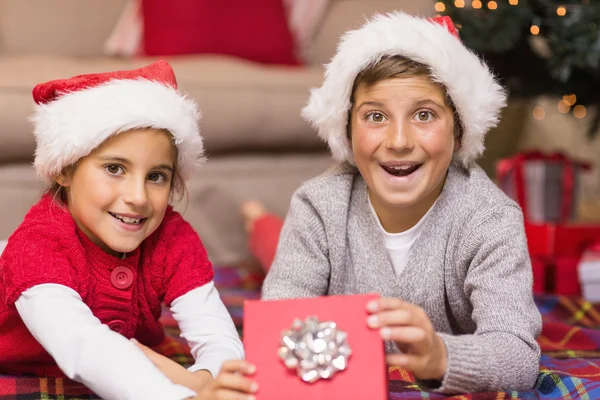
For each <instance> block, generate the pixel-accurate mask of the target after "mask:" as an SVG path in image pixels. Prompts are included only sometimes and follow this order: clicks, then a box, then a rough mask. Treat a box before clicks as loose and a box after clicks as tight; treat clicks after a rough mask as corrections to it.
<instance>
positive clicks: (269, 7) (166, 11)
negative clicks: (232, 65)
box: [141, 0, 299, 65]
mask: <svg viewBox="0 0 600 400" xmlns="http://www.w3.org/2000/svg"><path fill="white" fill-rule="evenodd" d="M141 1H142V16H143V24H144V39H143V43H144V54H146V55H149V56H172V55H182V54H228V55H232V56H237V57H241V58H245V59H248V60H253V61H257V62H262V63H266V64H288V65H298V64H299V62H298V60H297V58H296V56H295V46H294V40H293V38H292V34H291V33H290V30H289V29H288V26H287V15H286V10H285V8H284V6H283V2H282V0H262V1H256V2H250V1H248V0H220V1H214V0H179V1H177V2H164V1H163V0H141Z"/></svg>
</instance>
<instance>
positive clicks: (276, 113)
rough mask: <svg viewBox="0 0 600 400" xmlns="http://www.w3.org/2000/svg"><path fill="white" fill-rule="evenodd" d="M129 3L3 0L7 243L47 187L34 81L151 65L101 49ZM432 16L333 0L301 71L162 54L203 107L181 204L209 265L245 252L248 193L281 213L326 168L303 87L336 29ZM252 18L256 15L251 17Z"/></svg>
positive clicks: (405, 4) (0, 70) (426, 10)
mask: <svg viewBox="0 0 600 400" xmlns="http://www.w3.org/2000/svg"><path fill="white" fill-rule="evenodd" d="M124 4H125V0H52V1H39V0H0V239H3V238H7V237H8V236H9V235H10V233H11V232H12V231H13V230H14V229H15V228H16V227H17V226H18V224H19V223H20V222H21V221H22V219H23V217H24V215H25V213H26V212H27V210H28V209H29V207H31V205H33V204H34V203H35V202H36V201H37V200H38V198H39V196H40V194H41V192H42V190H43V189H44V187H43V186H42V184H41V183H40V181H39V180H38V179H36V176H35V174H34V171H33V168H32V167H31V161H32V160H33V154H34V140H33V135H32V132H31V131H32V130H31V124H30V123H29V121H28V116H29V114H30V112H31V110H32V106H33V101H32V99H31V89H32V88H33V86H34V85H35V84H37V83H40V82H43V81H46V80H51V79H56V78H64V77H69V76H73V75H78V74H84V73H92V72H101V71H109V70H114V69H129V68H135V67H138V66H142V65H144V64H147V63H148V62H150V61H151V60H150V59H119V58H113V57H107V56H105V55H104V54H103V44H104V42H105V40H106V39H107V37H108V36H109V34H110V32H111V30H112V29H113V27H114V25H115V23H116V21H117V19H118V17H119V15H120V13H121V11H122V9H123V6H124ZM394 9H403V10H405V11H406V12H410V13H418V14H421V15H430V14H431V13H432V12H433V2H432V1H429V0H427V1H425V0H331V2H330V5H329V8H328V10H327V12H326V14H325V16H324V18H323V20H322V21H321V23H320V26H319V28H318V30H317V33H316V35H315V37H314V42H313V45H312V46H311V47H310V51H309V54H308V58H309V60H308V63H307V65H306V66H304V67H279V66H265V65H260V64H255V63H251V62H246V61H244V60H240V59H235V58H227V57H219V56H207V55H199V56H188V57H180V58H169V59H168V60H169V61H170V62H171V64H172V65H173V68H174V69H175V73H176V74H177V77H178V81H179V84H180V87H181V89H182V90H183V91H184V92H186V93H188V94H189V95H190V96H191V97H193V98H194V99H196V100H197V102H198V103H199V105H200V107H201V109H202V112H203V114H204V118H203V120H202V124H201V126H202V132H203V135H204V137H205V141H206V148H207V152H208V156H209V162H208V163H207V164H206V166H205V167H204V168H203V169H202V170H201V171H200V172H199V173H198V174H197V176H195V177H194V179H192V180H191V181H190V182H189V184H188V190H189V198H188V200H187V202H184V203H182V204H180V205H179V206H178V208H179V209H181V210H182V211H183V212H184V213H185V217H186V218H187V219H188V220H189V221H190V222H191V223H192V225H193V226H194V228H195V229H196V230H197V231H198V233H199V234H200V236H201V237H202V239H203V241H204V243H205V245H206V248H207V250H208V253H209V255H210V257H211V259H212V260H213V262H214V263H218V264H229V263H235V262H238V261H240V260H242V259H244V258H246V257H247V250H246V235H245V233H244V229H243V224H242V220H241V218H240V216H239V214H238V209H239V205H240V203H241V202H242V201H243V200H245V199H248V198H257V199H261V200H263V201H264V202H265V203H266V204H267V205H268V206H269V207H270V208H271V209H272V210H273V211H275V212H277V213H280V214H282V215H283V214H285V212H286V210H287V207H288V204H289V199H290V196H291V194H292V192H293V191H294V190H295V189H296V188H297V187H298V186H299V185H300V184H301V183H302V182H303V181H305V180H306V179H309V178H311V177H313V176H315V175H317V174H318V173H320V172H321V171H323V170H324V169H325V168H326V167H327V166H328V165H330V164H331V159H330V156H329V154H328V153H327V151H326V149H325V147H324V145H323V144H322V143H321V142H320V141H319V140H318V138H317V136H316V134H315V132H314V131H313V130H312V129H311V128H310V127H309V126H308V124H307V123H305V122H304V121H303V120H302V119H301V117H300V110H301V108H302V107H303V105H304V104H305V102H306V100H307V98H308V93H309V88H310V87H313V86H317V85H319V84H320V82H321V80H322V78H323V68H322V64H323V63H325V62H327V61H328V60H329V59H330V58H331V56H332V55H333V53H334V51H335V46H336V43H337V40H338V38H339V36H340V34H341V33H342V32H344V31H345V30H347V29H349V28H350V27H354V26H357V25H358V24H359V23H360V22H361V21H363V20H364V18H365V16H369V15H371V14H372V13H373V12H375V11H380V12H386V11H391V10H394ZM249 17H251V16H249Z"/></svg>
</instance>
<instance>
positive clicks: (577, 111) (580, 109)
mask: <svg viewBox="0 0 600 400" xmlns="http://www.w3.org/2000/svg"><path fill="white" fill-rule="evenodd" d="M586 114H587V110H586V108H585V107H584V106H582V105H581V104H580V105H578V106H576V107H575V108H574V109H573V115H574V116H575V118H578V119H582V118H585V115H586Z"/></svg>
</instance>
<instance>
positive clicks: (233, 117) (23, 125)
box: [0, 55, 324, 163]
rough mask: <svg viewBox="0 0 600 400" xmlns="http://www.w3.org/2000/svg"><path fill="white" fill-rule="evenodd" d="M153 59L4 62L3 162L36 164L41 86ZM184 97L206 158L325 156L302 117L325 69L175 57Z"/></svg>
mask: <svg viewBox="0 0 600 400" xmlns="http://www.w3.org/2000/svg"><path fill="white" fill-rule="evenodd" d="M154 60H155V59H150V58H143V59H133V60H124V59H118V58H110V57H99V58H96V57H94V58H70V57H57V56H39V55H35V56H34V55H29V56H28V55H15V56H7V57H0V121H2V125H0V163H5V162H10V161H15V160H26V161H29V160H32V159H33V153H34V148H35V144H34V140H33V134H32V127H31V123H30V122H29V121H28V119H27V116H28V115H29V114H30V113H31V111H32V109H33V100H32V97H31V90H32V89H33V87H34V86H35V85H36V84H37V83H41V82H44V81H48V80H52V79H58V78H66V77H71V76H74V75H79V74H87V73H94V72H102V71H111V70H119V69H132V68H138V67H141V66H143V65H146V64H148V63H150V62H152V61H154ZM169 62H170V63H171V65H172V66H173V69H174V70H175V74H176V75H177V80H178V82H179V86H180V88H181V90H182V91H183V92H185V93H187V94H189V95H190V96H191V97H192V98H194V99H195V100H196V101H197V102H198V104H199V105H200V109H201V110H202V113H203V119H202V122H201V130H202V134H203V136H204V138H205V144H206V149H207V152H208V154H209V155H211V154H218V153H226V152H239V151H250V150H256V151H275V150H278V151H281V150H288V151H289V150H292V151H300V150H314V149H323V148H324V144H323V143H322V142H321V141H320V140H319V139H318V137H317V135H316V133H315V132H314V131H313V130H312V128H311V127H310V126H309V125H308V124H307V123H306V122H305V121H304V120H303V119H302V117H301V116H300V110H301V109H302V107H303V106H304V104H305V103H306V101H307V99H308V95H309V89H310V88H311V87H313V86H317V85H319V84H320V83H321V80H322V78H323V70H322V68H321V67H298V66H297V67H289V66H264V65H261V64H257V63H252V62H249V61H244V60H240V59H237V58H233V57H226V56H190V57H180V58H170V59H169Z"/></svg>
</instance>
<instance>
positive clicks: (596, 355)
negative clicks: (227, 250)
mask: <svg viewBox="0 0 600 400" xmlns="http://www.w3.org/2000/svg"><path fill="white" fill-rule="evenodd" d="M215 270H216V276H215V284H216V286H217V287H218V288H219V291H220V293H221V297H222V298H223V301H224V303H225V305H226V306H227V308H228V309H229V311H230V313H231V315H232V317H233V319H234V322H235V323H236V326H238V329H239V330H240V332H241V328H242V326H241V322H242V310H243V302H244V300H245V299H256V298H258V293H259V290H260V281H261V276H260V274H259V273H257V272H256V271H252V270H251V269H248V268H230V267H219V268H215ZM535 300H536V304H537V306H538V308H539V310H540V312H541V314H542V318H543V330H542V334H541V335H540V337H539V338H538V342H539V343H540V346H541V348H542V352H543V355H542V358H541V365H540V374H539V377H538V380H537V384H536V387H535V388H534V389H532V390H530V391H526V392H514V391H512V392H489V393H474V394H466V395H458V396H451V397H446V396H444V395H440V394H437V393H434V392H431V391H427V390H426V389H425V388H423V387H420V386H419V385H418V384H417V383H416V382H415V379H414V377H413V376H412V375H411V374H410V373H409V372H408V371H406V370H403V369H400V368H390V369H389V378H390V381H389V390H390V395H389V398H390V400H396V399H442V398H444V399H448V398H449V399H461V400H503V399H546V400H551V399H573V400H575V399H600V304H596V305H593V304H591V303H589V302H586V301H583V300H582V299H580V298H577V297H565V296H551V295H538V296H536V299H535ZM161 320H162V323H163V325H164V327H165V331H166V333H167V339H166V340H165V341H164V342H163V343H162V344H161V345H160V346H158V347H157V348H156V350H157V351H159V352H161V353H162V354H165V355H166V356H168V357H170V358H171V359H173V360H175V361H177V362H179V363H181V364H183V365H186V364H191V363H192V358H191V356H190V354H189V348H188V347H187V345H186V344H185V342H184V341H183V340H182V339H181V338H179V335H178V334H179V331H178V329H177V324H176V323H175V320H174V319H173V317H172V316H171V314H170V313H169V312H168V310H166V309H165V310H164V311H163V315H162V317H161ZM97 398H98V397H97V396H95V395H94V394H93V393H91V392H90V391H89V390H88V389H86V388H85V387H84V386H83V385H81V384H79V383H76V382H73V381H71V380H69V379H66V378H36V377H14V376H7V375H0V400H9V399H10V400H21V399H44V400H46V399H47V400H54V399H56V400H59V399H60V400H75V399H97Z"/></svg>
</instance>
